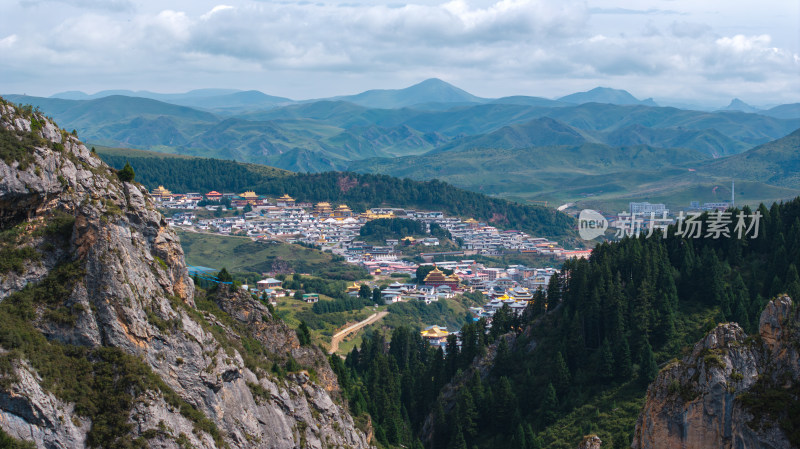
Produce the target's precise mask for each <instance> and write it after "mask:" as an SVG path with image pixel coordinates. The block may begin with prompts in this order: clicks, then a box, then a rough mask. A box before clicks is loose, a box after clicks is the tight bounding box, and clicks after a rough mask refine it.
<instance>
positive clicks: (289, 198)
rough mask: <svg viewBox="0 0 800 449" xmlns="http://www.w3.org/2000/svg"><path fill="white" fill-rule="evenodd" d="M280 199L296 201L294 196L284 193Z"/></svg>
mask: <svg viewBox="0 0 800 449" xmlns="http://www.w3.org/2000/svg"><path fill="white" fill-rule="evenodd" d="M278 201H294V198H292V197H290V196H289V195H288V194H286V193H284V194H283V196H282V197H280V198H278Z"/></svg>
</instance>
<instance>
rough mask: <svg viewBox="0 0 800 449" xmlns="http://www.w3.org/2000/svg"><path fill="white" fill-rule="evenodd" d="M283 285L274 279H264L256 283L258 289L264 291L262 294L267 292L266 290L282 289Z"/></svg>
mask: <svg viewBox="0 0 800 449" xmlns="http://www.w3.org/2000/svg"><path fill="white" fill-rule="evenodd" d="M281 285H282V282H281V281H280V280H278V279H274V278H267V279H262V280H260V281H258V282H256V288H257V289H258V290H259V291H262V292H263V291H264V290H266V289H277V288H280V287H281Z"/></svg>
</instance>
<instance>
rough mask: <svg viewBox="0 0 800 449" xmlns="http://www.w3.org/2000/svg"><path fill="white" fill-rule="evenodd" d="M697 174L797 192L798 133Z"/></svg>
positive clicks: (799, 174)
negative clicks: (725, 177)
mask: <svg viewBox="0 0 800 449" xmlns="http://www.w3.org/2000/svg"><path fill="white" fill-rule="evenodd" d="M699 171H701V172H704V173H709V174H712V175H716V176H730V177H733V178H736V179H747V180H751V181H761V182H765V183H767V184H773V185H777V186H784V187H791V188H795V189H797V188H800V129H798V130H797V131H795V132H793V133H791V134H789V135H788V136H786V137H783V138H781V139H778V140H775V141H773V142H769V143H766V144H764V145H761V146H758V147H756V148H753V149H752V150H750V151H747V152H745V153H742V154H737V155H735V156H731V157H728V158H724V159H719V160H716V161H713V162H709V163H707V164H704V165H703V166H702V168H701V169H700V170H699Z"/></svg>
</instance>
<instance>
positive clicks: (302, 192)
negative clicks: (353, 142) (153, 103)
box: [100, 153, 575, 239]
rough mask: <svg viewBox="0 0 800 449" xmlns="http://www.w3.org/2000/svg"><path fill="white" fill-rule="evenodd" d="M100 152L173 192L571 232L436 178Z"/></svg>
mask: <svg viewBox="0 0 800 449" xmlns="http://www.w3.org/2000/svg"><path fill="white" fill-rule="evenodd" d="M100 155H101V157H102V158H103V160H104V161H106V163H108V164H109V165H111V166H112V167H118V168H121V167H123V166H124V165H125V162H130V164H131V166H133V168H134V170H135V171H136V180H137V181H139V182H142V183H143V184H144V185H146V186H148V187H149V188H155V187H157V186H159V185H163V186H164V187H166V188H168V189H170V190H173V191H176V192H187V191H192V192H202V193H205V192H209V191H211V190H218V191H225V192H237V193H240V192H241V191H244V190H255V191H256V192H257V193H259V194H261V195H275V196H280V195H283V194H284V193H288V194H289V195H291V196H292V197H294V198H295V199H296V200H298V201H310V202H318V201H329V202H334V203H346V204H347V205H348V206H350V207H351V208H352V209H353V210H356V211H363V210H365V209H367V208H370V207H378V206H394V207H406V208H415V209H422V210H440V211H443V212H445V213H446V214H448V215H453V216H461V217H474V218H475V219H478V220H484V221H487V222H489V223H492V224H494V225H497V226H500V227H506V228H513V229H520V230H524V231H528V232H531V233H532V234H534V235H537V236H547V237H553V238H556V239H573V238H574V236H575V231H574V229H573V228H574V222H573V220H572V218H570V217H569V216H567V215H565V214H562V213H560V212H556V211H555V210H553V209H548V208H545V207H540V206H532V205H524V204H518V203H514V202H510V201H506V200H502V199H497V198H491V197H488V196H486V195H482V194H480V193H474V192H469V191H466V190H461V189H458V188H455V187H453V186H451V185H449V184H446V183H443V182H440V181H437V180H433V181H425V182H422V181H412V180H410V179H398V178H393V177H391V176H386V175H370V174H357V173H347V172H343V173H342V172H325V173H292V174H290V173H289V172H283V171H277V170H276V171H275V172H266V171H265V167H264V166H259V165H254V164H242V163H238V162H233V161H224V160H217V159H183V158H170V159H164V158H158V157H128V156H114V155H109V154H107V153H106V154H103V153H101V154H100Z"/></svg>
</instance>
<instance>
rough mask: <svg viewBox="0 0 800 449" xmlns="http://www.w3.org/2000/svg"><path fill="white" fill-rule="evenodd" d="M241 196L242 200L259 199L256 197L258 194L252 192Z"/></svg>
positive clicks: (249, 191)
mask: <svg viewBox="0 0 800 449" xmlns="http://www.w3.org/2000/svg"><path fill="white" fill-rule="evenodd" d="M239 196H240V197H242V198H258V195H256V192H253V191H252V190H248V191H247V192H244V193H243V194H241V195H239Z"/></svg>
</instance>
